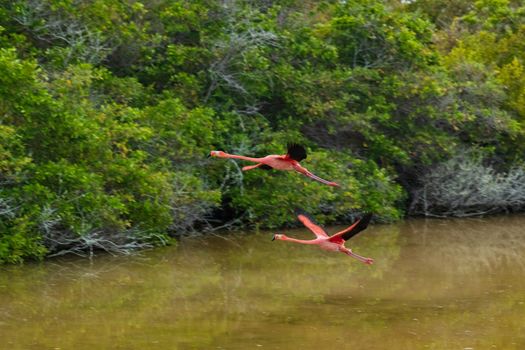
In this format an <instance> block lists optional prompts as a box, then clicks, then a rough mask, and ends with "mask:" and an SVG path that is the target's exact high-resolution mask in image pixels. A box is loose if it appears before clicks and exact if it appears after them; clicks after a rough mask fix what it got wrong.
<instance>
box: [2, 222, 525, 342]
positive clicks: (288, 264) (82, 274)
mask: <svg viewBox="0 0 525 350" xmlns="http://www.w3.org/2000/svg"><path fill="white" fill-rule="evenodd" d="M336 229H337V228H331V229H330V230H329V231H330V232H335V230H336ZM281 232H282V231H281ZM286 233H287V234H289V235H291V236H295V237H300V238H308V237H311V236H312V235H311V234H310V233H308V232H307V231H304V230H291V231H288V232H286ZM270 238H271V233H270V232H264V233H263V232H261V233H251V234H236V235H230V236H227V237H226V238H220V237H208V238H197V239H186V240H184V241H183V242H181V243H180V244H179V245H178V246H176V247H168V248H162V249H155V250H151V251H146V252H142V253H141V254H140V255H137V256H128V257H125V256H119V257H112V256H108V255H103V254H102V255H98V256H97V257H96V258H95V259H93V260H92V261H89V260H86V259H76V258H63V259H55V260H50V261H46V262H44V263H39V264H26V265H23V266H4V267H0V348H1V349H336V348H338V349H390V350H394V349H403V350H406V349H505V350H508V349H525V216H522V215H516V216H500V217H492V218H484V219H461V220H424V219H416V220H408V221H405V222H403V223H399V224H393V225H372V226H371V227H369V229H367V230H366V231H364V232H363V233H362V234H361V235H359V236H357V237H355V238H354V239H352V241H351V244H350V246H351V247H352V249H353V250H354V251H355V252H357V253H360V254H362V255H364V256H370V257H373V258H374V259H375V260H376V262H375V264H374V265H372V266H367V265H364V264H361V263H359V262H358V261H356V260H354V259H352V258H350V257H348V256H345V255H343V254H338V253H331V252H325V251H321V250H319V249H316V247H313V246H304V245H297V244H291V243H286V242H277V241H276V242H271V241H270Z"/></svg>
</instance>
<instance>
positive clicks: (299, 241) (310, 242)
mask: <svg viewBox="0 0 525 350" xmlns="http://www.w3.org/2000/svg"><path fill="white" fill-rule="evenodd" d="M281 240H283V241H288V242H294V243H300V244H318V243H319V242H318V241H317V239H312V240H305V239H296V238H291V237H288V236H285V235H283V236H281Z"/></svg>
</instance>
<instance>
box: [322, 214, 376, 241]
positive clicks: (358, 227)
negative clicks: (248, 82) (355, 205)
mask: <svg viewBox="0 0 525 350" xmlns="http://www.w3.org/2000/svg"><path fill="white" fill-rule="evenodd" d="M370 219H372V214H371V213H367V214H365V215H364V216H363V217H362V218H361V219H359V220H357V221H356V222H354V223H353V224H352V226H350V227H348V228H346V229H344V230H343V231H340V232H337V233H336V234H334V235H333V236H330V238H329V239H328V240H329V241H330V242H336V241H339V240H341V239H342V240H344V241H348V240H349V239H350V238H352V237H354V236H355V235H357V234H358V233H359V232H361V231H363V230H364V229H366V228H367V227H368V224H369V223H370Z"/></svg>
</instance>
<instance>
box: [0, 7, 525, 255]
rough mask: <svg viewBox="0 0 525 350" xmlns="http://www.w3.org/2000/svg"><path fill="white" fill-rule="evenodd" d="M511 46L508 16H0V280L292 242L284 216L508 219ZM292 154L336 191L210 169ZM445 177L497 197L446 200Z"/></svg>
mask: <svg viewBox="0 0 525 350" xmlns="http://www.w3.org/2000/svg"><path fill="white" fill-rule="evenodd" d="M524 33H525V7H524V6H523V5H521V4H520V3H519V2H513V1H498V2H493V1H476V2H474V3H472V2H466V1H459V0H458V1H439V0H438V1H413V2H410V3H401V2H397V1H362V0H361V1H346V2H339V1H323V2H317V1H306V2H304V1H294V0H291V1H264V2H255V1H221V2H217V1H207V0H202V1H191V2H190V1H177V0H159V1H155V2H144V3H141V2H139V1H131V0H130V1H120V0H119V1H117V0H104V1H103V0H90V1H79V0H49V1H36V0H15V1H11V2H9V3H6V2H3V3H2V5H1V6H0V185H1V187H0V262H19V261H22V260H23V259H25V258H41V257H43V256H46V255H53V254H62V253H64V252H67V251H71V252H75V253H79V254H84V253H85V252H90V251H92V250H93V249H105V250H108V251H114V252H124V251H128V250H129V249H135V248H141V247H146V246H152V245H157V244H166V243H169V242H170V240H171V238H172V237H175V236H177V235H185V234H192V233H193V232H196V231H199V232H203V231H206V230H213V229H217V228H221V227H225V226H227V227H233V226H235V227H240V226H257V227H268V228H272V227H279V226H286V225H292V224H294V217H293V215H291V214H292V210H293V208H294V207H295V206H296V205H297V204H298V203H300V205H301V206H302V207H304V209H305V210H307V211H308V212H311V213H312V214H315V217H316V219H318V220H319V221H321V222H335V221H341V222H343V221H345V220H348V219H349V218H350V217H351V216H352V213H355V212H363V211H371V212H374V213H377V215H378V217H380V218H381V219H382V220H384V221H389V220H396V219H399V218H401V217H402V216H403V215H405V214H423V215H476V214H481V213H485V212H497V211H509V210H521V209H523V207H524V203H525V202H524V198H525V195H524V193H525V185H524V184H523V182H520V180H519V179H518V177H519V176H522V175H520V174H522V171H523V170H520V169H523V166H522V162H523V154H524V153H523V152H524V148H525V142H524V141H525V138H524V122H525V119H524V118H525V68H524V66H523V65H524V62H523V57H524V52H525V45H524V44H523V43H524V42H525V40H523V38H524ZM289 142H296V143H301V144H304V145H305V146H306V147H307V149H308V152H309V156H308V159H307V160H306V161H305V165H306V166H307V167H308V168H310V169H312V170H315V173H316V174H319V175H320V176H322V177H325V178H329V179H333V180H334V181H337V182H339V183H341V184H342V185H343V189H341V190H335V189H333V188H330V187H328V186H323V185H321V184H317V183H314V182H312V181H309V180H308V179H307V178H304V177H302V176H298V175H297V174H288V173H283V172H273V171H257V170H254V171H251V172H246V173H242V172H241V171H240V166H239V164H238V163H236V162H233V161H225V160H217V159H213V160H209V159H206V157H205V156H206V154H207V153H208V152H209V151H210V150H211V149H224V150H227V151H229V152H231V153H242V154H247V155H256V156H260V155H265V154H279V153H283V152H284V150H285V148H286V144H287V143H289ZM458 154H459V155H460V157H459V158H458ZM469 157H471V158H469ZM450 162H456V163H454V164H457V166H458V167H462V171H464V173H465V174H482V175H483V176H486V177H487V178H486V181H481V182H480V183H483V184H485V185H487V184H501V183H503V182H505V181H507V182H506V183H507V185H505V186H503V185H501V186H500V187H501V188H502V189H503V188H504V190H501V191H498V190H497V189H496V187H498V186H495V187H494V186H492V185H491V186H492V187H490V186H489V185H487V186H489V187H490V189H489V187H487V186H485V185H484V186H485V187H483V186H476V185H475V184H476V183H477V182H478V180H479V179H477V178H476V177H475V176H474V177H472V181H464V178H463V177H457V178H458V181H457V182H454V184H451V186H452V187H449V188H455V189H456V190H455V191H454V193H453V194H454V195H451V193H450V191H449V190H447V189H443V188H442V184H443V183H444V181H442V180H441V179H440V178H439V176H442V177H443V178H444V179H447V181H453V179H454V176H453V174H457V172H455V173H453V174H451V173H450V172H448V170H447V169H453V168H454V166H456V165H451V164H452V163H450ZM468 166H471V167H472V169H471V170H472V171H470V170H469V169H468V168H465V167H468ZM438 175H439V176H438ZM480 176H481V175H480ZM513 176H514V177H516V179H518V180H515V178H514V177H513ZM488 177H492V179H489V178H488ZM501 178H508V180H505V181H504V180H501ZM520 179H521V178H520ZM459 180H461V181H459ZM462 184H464V186H463V187H461V186H462ZM429 186H434V188H430V187H429ZM440 186H441V187H440ZM454 186H455V187H454ZM480 191H483V194H482V195H480V193H481V192H480ZM422 193H427V194H428V193H433V195H434V197H433V198H430V197H428V196H427V197H425V198H423V197H421V194H422ZM485 194H487V195H485ZM473 197H475V198H483V200H476V201H474V202H473V201H470V202H469V201H468V198H473ZM429 201H432V202H429ZM465 203H466V204H465ZM471 203H475V204H474V205H471ZM494 203H497V205H494Z"/></svg>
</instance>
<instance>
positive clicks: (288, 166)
mask: <svg viewBox="0 0 525 350" xmlns="http://www.w3.org/2000/svg"><path fill="white" fill-rule="evenodd" d="M210 156H212V157H219V158H232V159H241V160H247V161H249V162H255V163H257V164H255V165H248V166H245V167H243V168H242V170H243V171H247V170H252V169H255V168H261V169H277V170H288V171H289V170H295V171H297V172H299V173H301V174H303V175H306V176H308V177H309V178H311V179H313V180H315V181H318V182H321V183H323V184H325V185H328V186H337V187H339V184H337V183H335V182H333V181H327V180H325V179H321V178H320V177H319V176H317V175H314V174H312V173H311V172H309V171H308V170H307V169H306V168H304V167H302V166H301V165H300V164H299V162H300V161H301V160H303V159H306V150H305V149H304V147H303V146H301V145H296V144H290V145H288V152H287V153H286V154H285V155H276V154H271V155H269V156H266V157H263V158H253V157H245V156H239V155H236V154H229V153H226V152H223V151H211V152H210Z"/></svg>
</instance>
